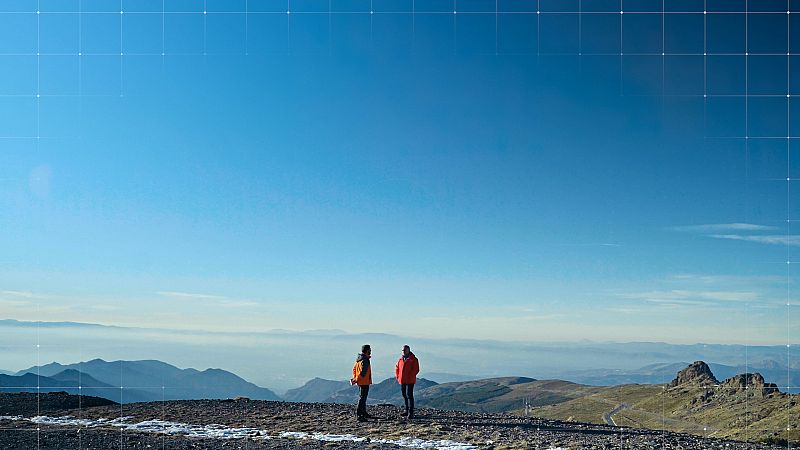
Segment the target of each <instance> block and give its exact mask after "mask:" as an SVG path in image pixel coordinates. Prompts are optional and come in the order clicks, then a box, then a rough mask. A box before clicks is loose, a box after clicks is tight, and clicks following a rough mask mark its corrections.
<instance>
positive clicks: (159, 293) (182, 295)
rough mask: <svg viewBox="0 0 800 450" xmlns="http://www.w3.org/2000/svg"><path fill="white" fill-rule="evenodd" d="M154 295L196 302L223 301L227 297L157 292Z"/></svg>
mask: <svg viewBox="0 0 800 450" xmlns="http://www.w3.org/2000/svg"><path fill="white" fill-rule="evenodd" d="M156 294H158V295H160V296H162V297H172V298H188V299H197V300H224V299H227V298H228V297H225V296H222V295H210V294H196V293H192V292H175V291H159V292H156Z"/></svg>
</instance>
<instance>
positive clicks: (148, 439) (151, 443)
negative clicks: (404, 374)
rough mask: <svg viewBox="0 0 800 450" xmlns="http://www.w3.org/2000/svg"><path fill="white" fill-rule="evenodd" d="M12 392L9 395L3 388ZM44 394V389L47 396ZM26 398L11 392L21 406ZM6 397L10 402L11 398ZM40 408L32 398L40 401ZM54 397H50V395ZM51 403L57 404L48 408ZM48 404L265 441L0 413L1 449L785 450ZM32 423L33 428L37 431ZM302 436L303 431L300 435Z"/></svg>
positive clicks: (181, 407) (530, 428)
mask: <svg viewBox="0 0 800 450" xmlns="http://www.w3.org/2000/svg"><path fill="white" fill-rule="evenodd" d="M8 395H16V394H8ZM48 395H51V394H48ZM30 400H31V399H30V398H20V399H19V401H20V402H21V403H24V402H27V401H30ZM12 403H13V402H12ZM39 403H40V405H41V400H40V402H39ZM51 403H54V402H51ZM83 404H86V402H82V405H83ZM8 405H9V403H8V402H5V403H3V402H0V415H16V414H20V415H24V416H25V417H29V416H26V415H25V414H24V413H22V411H29V410H30V409H31V408H30V405H24V404H19V405H18V411H20V412H14V410H13V409H9V407H8ZM51 406H58V405H57V404H56V405H51ZM65 406H67V407H66V408H64V409H57V408H55V407H54V408H53V409H51V412H50V413H48V415H49V416H51V417H60V416H65V415H71V416H74V417H80V418H83V419H99V418H106V419H114V418H119V417H128V419H125V420H126V422H127V423H137V422H142V421H147V420H153V419H158V420H164V421H169V422H178V423H186V424H192V425H209V424H221V425H224V426H227V427H237V428H239V427H247V428H253V429H257V430H262V431H263V432H265V433H266V434H269V436H270V437H272V438H271V439H267V440H264V439H251V438H237V439H213V438H197V437H187V436H182V435H167V434H162V433H158V434H155V433H144V432H140V431H133V430H122V431H121V430H120V429H119V428H114V427H113V426H108V425H104V426H100V427H90V428H87V427H85V426H83V427H82V426H79V425H70V426H63V425H44V424H35V423H32V422H30V421H26V420H16V421H14V420H7V419H6V420H0V448H2V449H25V450H29V449H48V450H49V449H54V450H55V449H148V448H152V449H159V448H160V449H165V450H166V449H170V450H172V449H175V450H177V449H181V450H182V449H214V450H216V449H275V448H300V449H306V448H308V449H310V448H331V449H373V448H374V449H383V448H393V449H396V448H399V447H398V446H397V445H394V444H387V443H379V442H375V441H376V440H378V439H382V440H391V441H394V442H405V443H408V441H403V439H404V438H405V439H408V438H420V439H424V440H426V441H428V442H431V441H444V440H449V441H455V442H459V443H467V444H472V445H474V447H475V448H481V449H501V448H520V449H522V448H531V449H543V450H547V449H550V448H559V447H560V448H564V449H570V450H601V449H603V450H608V449H637V450H638V449H642V450H644V449H647V450H650V449H655V448H660V449H675V450H677V449H681V450H755V449H776V450H777V449H784V450H785V449H786V448H787V446H786V445H783V446H773V447H770V446H762V445H756V444H748V443H742V442H734V441H723V440H716V439H705V438H701V437H696V436H692V435H687V434H678V433H669V432H660V431H652V430H635V429H626V428H617V427H611V426H606V425H590V424H579V423H571V422H559V421H551V420H543V419H532V418H524V417H518V416H512V415H506V414H480V413H463V412H454V411H439V410H432V409H422V410H420V411H419V412H418V417H417V418H415V419H414V421H413V422H411V423H407V422H405V421H404V420H402V418H401V417H400V416H399V412H400V411H399V410H398V409H397V408H396V407H394V406H391V405H378V406H371V407H370V414H373V415H375V416H376V418H375V419H371V420H370V421H369V422H366V423H362V422H357V421H356V420H355V413H354V407H350V406H348V405H337V404H322V403H287V402H270V401H251V400H246V399H243V400H236V401H225V400H191V401H168V402H152V403H134V404H128V405H106V406H94V407H82V408H80V409H73V408H70V407H69V406H70V405H69V404H68V403H65ZM37 428H38V431H37ZM287 431H292V432H305V433H309V434H313V433H324V434H329V435H348V434H349V435H354V436H358V437H360V438H367V439H366V440H364V441H360V442H353V441H344V442H325V441H320V440H314V439H293V438H289V439H287V438H281V437H280V434H281V433H283V432H287ZM306 437H308V436H306Z"/></svg>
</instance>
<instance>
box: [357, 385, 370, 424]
mask: <svg viewBox="0 0 800 450" xmlns="http://www.w3.org/2000/svg"><path fill="white" fill-rule="evenodd" d="M359 388H360V389H361V392H360V393H359V396H358V408H357V409H356V415H357V416H358V417H362V416H366V415H367V396H368V395H369V385H366V386H359Z"/></svg>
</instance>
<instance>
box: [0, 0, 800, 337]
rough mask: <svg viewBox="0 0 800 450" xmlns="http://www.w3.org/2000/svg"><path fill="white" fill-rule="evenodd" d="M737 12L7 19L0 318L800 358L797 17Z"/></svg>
mask: <svg viewBox="0 0 800 450" xmlns="http://www.w3.org/2000/svg"><path fill="white" fill-rule="evenodd" d="M742 3H743V2H742ZM750 3H751V5H750V8H751V11H754V12H753V13H751V14H747V15H745V14H740V13H736V11H743V10H744V9H743V8H744V4H742V5H737V4H736V2H715V1H711V0H709V1H708V3H707V6H706V8H707V9H708V10H709V11H710V12H711V13H710V14H707V15H704V14H703V13H702V11H703V4H704V2H702V1H700V2H697V1H686V0H684V1H677V0H674V1H667V2H665V3H664V5H665V7H666V9H667V11H671V12H672V13H670V14H666V15H662V14H661V7H662V2H660V1H658V2H647V1H636V2H634V1H632V0H626V1H625V2H624V6H623V8H624V9H625V11H626V14H624V15H621V14H619V2H602V1H597V2H586V1H584V2H583V3H578V2H569V1H566V0H565V1H545V0H541V1H540V2H538V3H537V2H535V1H528V2H526V1H510V0H508V1H500V2H499V3H495V1H494V0H492V1H491V2H481V1H466V0H459V1H458V3H457V4H455V8H456V11H457V12H459V14H452V11H453V8H454V3H453V2H452V1H446V2H439V1H433V0H431V1H428V2H416V3H414V4H413V8H414V10H415V11H416V13H415V14H411V13H410V11H411V7H412V3H411V2H410V1H408V2H406V1H379V0H373V1H372V2H371V3H370V2H369V1H344V0H332V1H331V2H330V3H329V2H328V1H327V0H326V1H324V2H319V1H299V0H291V1H290V2H289V3H288V8H289V9H290V11H291V12H292V14H286V8H287V3H286V2H285V1H281V2H276V1H267V0H263V1H257V0H248V1H247V2H245V1H238V2H237V1H225V2H222V1H216V2H214V1H212V0H207V2H205V3H204V2H202V1H176V0H165V1H164V2H162V1H161V0H158V1H150V2H146V1H136V2H130V1H127V0H123V1H122V2H121V3H120V2H110V1H105V0H95V1H89V0H80V1H78V0H61V1H55V0H53V1H45V0H39V1H38V2H37V1H26V0H20V1H6V2H4V3H3V6H2V7H1V8H2V9H3V10H5V12H0V64H2V66H3V70H2V71H0V95H2V96H1V97H0V150H1V151H0V230H2V232H0V248H2V252H1V253H0V291H2V292H0V312H2V314H0V315H2V316H4V317H9V318H16V319H21V320H72V321H80V322H97V323H103V324H119V325H139V326H141V325H148V326H161V327H167V328H195V329H208V330H240V331H241V330H264V329H271V328H289V329H315V328H339V329H343V330H346V331H351V332H373V331H375V332H377V331H381V332H391V333H403V334H405V335H416V336H426V337H478V338H492V339H501V340H503V339H513V340H550V339H556V340H570V339H610V340H619V341H629V340H639V341H652V340H659V341H669V342H737V343H751V342H752V343H786V342H787V340H790V341H796V339H797V332H798V331H799V330H798V328H799V327H800V325H798V323H799V322H798V321H797V320H796V318H797V312H796V311H797V309H796V307H795V306H791V305H789V306H787V302H788V303H790V304H791V303H792V302H794V301H796V295H795V294H794V293H793V291H794V286H795V285H796V274H795V273H794V271H793V270H792V266H791V264H788V265H787V264H786V261H787V260H792V259H800V258H797V257H796V256H795V255H796V252H797V242H798V241H799V240H800V238H798V237H796V236H795V234H796V230H794V229H793V228H794V226H793V224H792V223H787V219H798V218H800V214H798V213H799V211H798V210H797V209H798V208H797V201H796V199H797V198H800V197H798V196H797V194H796V185H795V184H794V183H793V182H787V180H786V178H787V176H788V177H796V176H798V170H797V168H798V167H800V165H798V164H796V162H797V159H798V156H800V154H798V151H800V144H798V141H797V140H795V139H786V136H789V135H791V136H798V132H797V128H795V126H797V123H800V122H797V118H800V110H798V108H797V104H796V103H795V102H794V98H787V97H786V94H787V93H788V94H794V93H798V95H800V92H798V91H800V64H798V62H799V61H800V59H798V58H800V55H797V56H795V55H794V53H792V55H787V52H796V51H797V50H796V48H797V47H798V45H800V35H798V33H800V23H797V25H796V26H793V24H795V22H796V21H797V20H798V18H799V17H800V5H797V4H794V3H791V4H789V6H788V7H790V8H793V10H797V14H794V15H792V14H788V15H787V14H786V8H787V2H785V1H783V2H768V1H763V2H750ZM584 4H586V5H588V7H585V5H584ZM495 5H497V8H498V11H499V13H498V14H495ZM537 5H538V9H539V10H540V11H541V12H542V13H541V14H536V10H537ZM204 8H205V11H207V14H203V11H204ZM329 8H330V9H331V10H332V11H333V13H331V14H328V10H329ZM578 8H580V9H581V11H582V14H573V13H564V12H575V11H578ZM721 8H725V9H726V10H727V11H728V13H725V14H722V13H720V10H721ZM37 10H38V11H40V14H36V11H37ZM245 10H247V14H244V13H243V12H244V11H245ZM370 10H372V11H374V14H369V11H370ZM756 10H759V12H756ZM120 11H124V14H120ZM731 11H733V12H734V13H730V12H731ZM653 12H656V13H653ZM764 12H767V13H764ZM770 12H771V13H770ZM686 13H691V14H686ZM620 21H622V23H621V24H620ZM745 21H746V22H747V33H745V31H744V30H745V28H744V24H745ZM620 25H622V33H621V34H620ZM662 30H663V31H662ZM745 51H747V52H748V56H745V55H744V52H745ZM37 52H38V53H39V55H38V56H37ZM620 52H621V53H623V55H620ZM662 52H663V53H665V54H664V55H662V54H661V53H662ZM704 52H705V53H706V56H704V55H703V53H704ZM79 53H80V55H79ZM162 53H163V55H162ZM579 53H580V55H579ZM793 68H796V70H793ZM745 72H746V74H745ZM37 94H38V95H39V96H38V97H37ZM704 94H706V95H707V96H706V97H704ZM744 94H748V97H745V96H744ZM794 111H797V113H796V114H795V113H794ZM745 136H748V139H747V140H745V139H744V137H745ZM787 227H788V228H787ZM799 262H800V261H799ZM793 317H794V319H793Z"/></svg>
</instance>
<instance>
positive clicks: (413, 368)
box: [394, 352, 419, 384]
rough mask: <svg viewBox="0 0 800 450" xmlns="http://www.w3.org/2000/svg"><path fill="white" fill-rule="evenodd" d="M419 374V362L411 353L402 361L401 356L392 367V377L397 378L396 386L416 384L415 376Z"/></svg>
mask: <svg viewBox="0 0 800 450" xmlns="http://www.w3.org/2000/svg"><path fill="white" fill-rule="evenodd" d="M418 373H419V360H417V357H416V356H414V354H413V353H410V352H409V354H408V357H407V358H406V359H405V360H403V357H402V356H401V357H400V359H398V360H397V364H396V365H395V366H394V376H395V377H397V383H398V384H414V383H416V382H417V374H418Z"/></svg>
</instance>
